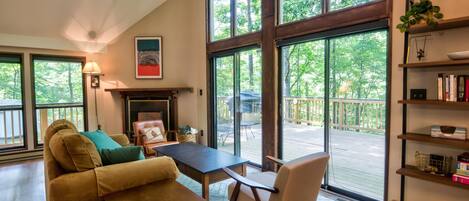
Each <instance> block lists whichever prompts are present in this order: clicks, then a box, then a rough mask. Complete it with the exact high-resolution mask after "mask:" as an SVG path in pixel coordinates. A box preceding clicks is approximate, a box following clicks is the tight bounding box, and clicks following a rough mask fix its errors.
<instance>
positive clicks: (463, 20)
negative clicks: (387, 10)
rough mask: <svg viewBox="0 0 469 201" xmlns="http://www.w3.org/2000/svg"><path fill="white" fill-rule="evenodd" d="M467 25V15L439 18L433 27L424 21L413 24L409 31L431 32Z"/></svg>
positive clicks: (412, 32)
mask: <svg viewBox="0 0 469 201" xmlns="http://www.w3.org/2000/svg"><path fill="white" fill-rule="evenodd" d="M467 26H469V17H460V18H453V19H447V20H441V21H439V22H438V25H436V26H435V27H430V26H428V25H427V24H426V23H423V24H418V25H414V26H411V27H410V28H409V33H411V34H417V33H425V32H431V31H442V30H447V29H455V28H462V27H467Z"/></svg>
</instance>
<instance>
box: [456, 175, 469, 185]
mask: <svg viewBox="0 0 469 201" xmlns="http://www.w3.org/2000/svg"><path fill="white" fill-rule="evenodd" d="M453 181H454V182H457V183H461V184H466V185H469V177H467V176H462V175H458V174H453Z"/></svg>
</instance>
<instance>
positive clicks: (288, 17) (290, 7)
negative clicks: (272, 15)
mask: <svg viewBox="0 0 469 201" xmlns="http://www.w3.org/2000/svg"><path fill="white" fill-rule="evenodd" d="M281 4H282V5H281V14H280V23H288V22H293V21H298V20H302V19H305V18H308V17H313V16H316V15H319V14H321V13H322V0H281Z"/></svg>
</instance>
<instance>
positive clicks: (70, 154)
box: [48, 129, 103, 172]
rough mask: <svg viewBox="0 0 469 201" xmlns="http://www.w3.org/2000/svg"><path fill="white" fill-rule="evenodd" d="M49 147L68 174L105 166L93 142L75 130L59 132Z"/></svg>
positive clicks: (51, 140)
mask: <svg viewBox="0 0 469 201" xmlns="http://www.w3.org/2000/svg"><path fill="white" fill-rule="evenodd" d="M48 145H49V148H50V150H51V152H52V155H53V156H54V158H55V160H56V161H57V162H58V163H59V164H60V166H61V167H62V168H63V169H64V170H66V171H67V172H82V171H86V170H91V169H94V168H96V167H100V166H102V165H103V164H102V161H101V157H100V156H99V153H98V151H97V150H96V147H95V146H94V144H93V142H91V141H90V140H89V139H88V138H86V137H84V136H82V135H80V134H78V133H77V132H76V131H75V130H73V129H63V130H60V131H58V132H57V133H56V134H55V135H53V136H52V138H51V139H50V141H49V144H48Z"/></svg>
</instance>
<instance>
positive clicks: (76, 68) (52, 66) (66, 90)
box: [0, 60, 83, 105]
mask: <svg viewBox="0 0 469 201" xmlns="http://www.w3.org/2000/svg"><path fill="white" fill-rule="evenodd" d="M81 65H82V64H81V63H77V62H56V61H43V60H35V61H34V75H32V76H33V78H34V79H33V80H34V87H35V90H34V92H35V98H36V103H37V104H57V103H74V104H75V103H83V80H82V72H81ZM21 73H22V71H21V64H19V63H2V62H0V100H1V101H2V104H3V105H18V104H19V105H21V101H22V91H21V90H22V84H23V83H22V80H21V77H22V75H21Z"/></svg>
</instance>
